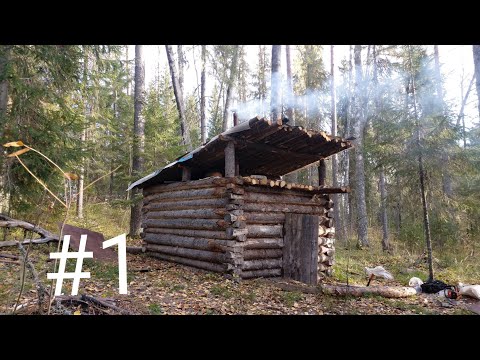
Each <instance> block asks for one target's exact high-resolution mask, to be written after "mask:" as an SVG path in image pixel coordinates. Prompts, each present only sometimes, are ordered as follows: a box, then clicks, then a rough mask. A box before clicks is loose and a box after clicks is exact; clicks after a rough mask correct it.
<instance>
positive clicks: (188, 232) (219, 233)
mask: <svg viewBox="0 0 480 360" xmlns="http://www.w3.org/2000/svg"><path fill="white" fill-rule="evenodd" d="M142 234H144V235H143V236H144V237H145V236H146V234H171V235H179V236H189V237H198V238H206V239H223V240H228V239H233V235H230V236H229V235H228V234H227V232H226V231H225V230H192V229H169V228H155V227H147V228H144V229H143V233H142Z"/></svg>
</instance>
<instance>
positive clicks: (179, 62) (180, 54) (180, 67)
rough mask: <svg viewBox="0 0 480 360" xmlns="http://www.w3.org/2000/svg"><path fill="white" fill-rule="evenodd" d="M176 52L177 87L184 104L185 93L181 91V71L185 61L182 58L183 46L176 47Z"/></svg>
mask: <svg viewBox="0 0 480 360" xmlns="http://www.w3.org/2000/svg"><path fill="white" fill-rule="evenodd" d="M177 52H178V85H179V87H180V93H181V94H182V102H183V103H184V104H185V99H184V98H183V96H184V94H185V92H184V91H183V83H184V81H183V79H184V78H183V69H184V64H185V59H184V56H183V46H182V45H177Z"/></svg>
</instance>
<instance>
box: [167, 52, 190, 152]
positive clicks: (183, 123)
mask: <svg viewBox="0 0 480 360" xmlns="http://www.w3.org/2000/svg"><path fill="white" fill-rule="evenodd" d="M165 49H166V52H167V59H168V65H169V67H170V75H171V78H172V85H173V92H174V94H175V101H176V103H177V110H178V114H179V116H180V130H181V133H182V140H183V145H184V146H186V147H187V150H188V151H191V150H192V143H191V141H190V130H189V128H188V124H187V120H186V117H185V107H184V103H183V93H182V89H181V87H180V83H179V81H178V76H177V69H176V66H175V61H174V59H173V50H172V46H171V45H165Z"/></svg>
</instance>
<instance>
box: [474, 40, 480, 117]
mask: <svg viewBox="0 0 480 360" xmlns="http://www.w3.org/2000/svg"><path fill="white" fill-rule="evenodd" d="M473 63H474V66H475V70H474V71H475V79H476V82H475V86H476V88H477V96H478V115H479V116H480V45H473Z"/></svg>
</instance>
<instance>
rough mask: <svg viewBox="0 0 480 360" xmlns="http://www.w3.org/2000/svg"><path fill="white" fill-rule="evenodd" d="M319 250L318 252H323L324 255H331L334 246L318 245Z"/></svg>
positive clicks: (333, 252) (333, 251)
mask: <svg viewBox="0 0 480 360" xmlns="http://www.w3.org/2000/svg"><path fill="white" fill-rule="evenodd" d="M319 252H320V254H324V255H327V256H333V254H335V248H334V247H332V248H328V247H326V246H320V250H319Z"/></svg>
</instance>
